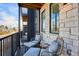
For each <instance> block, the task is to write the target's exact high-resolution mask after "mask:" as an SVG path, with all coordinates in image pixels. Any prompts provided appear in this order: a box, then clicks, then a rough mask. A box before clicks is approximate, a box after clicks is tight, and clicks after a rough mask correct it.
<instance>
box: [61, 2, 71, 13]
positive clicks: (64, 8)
mask: <svg viewBox="0 0 79 59" xmlns="http://www.w3.org/2000/svg"><path fill="white" fill-rule="evenodd" d="M71 9H72V4H70V3H69V4H66V5H62V6H61V7H60V13H63V12H66V11H68V10H71Z"/></svg>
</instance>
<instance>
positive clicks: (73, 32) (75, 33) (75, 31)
mask: <svg viewBox="0 0 79 59" xmlns="http://www.w3.org/2000/svg"><path fill="white" fill-rule="evenodd" d="M71 34H72V35H79V31H78V27H73V28H71Z"/></svg>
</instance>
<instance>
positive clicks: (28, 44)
mask: <svg viewBox="0 0 79 59" xmlns="http://www.w3.org/2000/svg"><path fill="white" fill-rule="evenodd" d="M39 42H40V35H36V37H35V38H32V40H31V41H30V42H24V43H23V45H24V46H26V47H33V46H35V45H37V44H38V43H39Z"/></svg>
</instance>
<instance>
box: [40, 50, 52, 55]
mask: <svg viewBox="0 0 79 59" xmlns="http://www.w3.org/2000/svg"><path fill="white" fill-rule="evenodd" d="M40 56H52V54H51V53H49V52H48V51H47V50H46V49H41V52H40Z"/></svg>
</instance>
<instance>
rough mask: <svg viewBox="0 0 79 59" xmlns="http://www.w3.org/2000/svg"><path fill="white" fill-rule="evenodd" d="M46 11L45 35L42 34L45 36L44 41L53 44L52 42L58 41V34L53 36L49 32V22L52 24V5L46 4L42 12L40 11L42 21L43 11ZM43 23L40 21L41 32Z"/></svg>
mask: <svg viewBox="0 0 79 59" xmlns="http://www.w3.org/2000/svg"><path fill="white" fill-rule="evenodd" d="M44 10H45V24H46V26H45V33H44V32H41V34H42V35H43V40H45V41H46V42H47V43H51V41H52V40H54V39H56V37H57V34H52V33H50V31H49V28H50V27H49V25H50V24H49V22H50V3H46V4H44V5H43V6H42V8H41V10H40V19H41V13H42V11H44ZM41 23H42V21H41V20H40V30H41Z"/></svg>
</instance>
